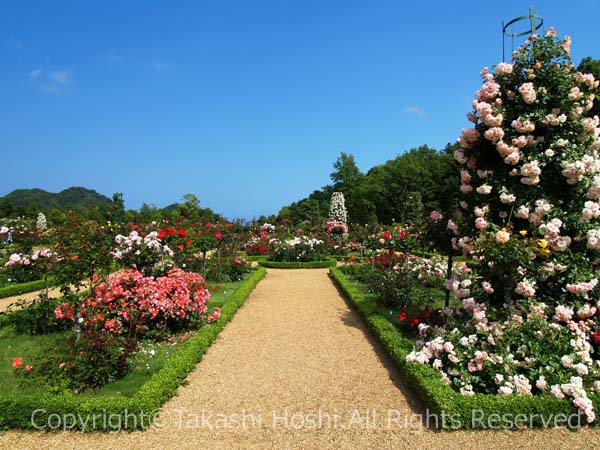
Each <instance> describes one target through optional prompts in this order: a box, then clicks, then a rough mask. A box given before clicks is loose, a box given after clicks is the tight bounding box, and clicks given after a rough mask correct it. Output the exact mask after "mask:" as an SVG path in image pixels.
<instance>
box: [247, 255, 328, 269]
mask: <svg viewBox="0 0 600 450" xmlns="http://www.w3.org/2000/svg"><path fill="white" fill-rule="evenodd" d="M259 264H260V265H261V266H262V267H268V268H269V269H326V268H328V267H332V266H335V265H336V264H337V260H336V259H333V258H330V259H328V260H326V261H309V262H287V261H268V260H267V261H260V262H259Z"/></svg>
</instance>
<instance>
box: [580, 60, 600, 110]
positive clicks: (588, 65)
mask: <svg viewBox="0 0 600 450" xmlns="http://www.w3.org/2000/svg"><path fill="white" fill-rule="evenodd" d="M577 70H578V71H579V72H582V73H591V74H592V75H594V78H595V79H596V80H600V60H598V59H592V57H591V56H587V57H585V58H583V59H582V60H581V62H580V63H579V66H577ZM590 115H591V116H592V117H593V116H600V98H599V96H598V95H597V94H596V100H595V101H594V107H593V108H592V110H591V111H590Z"/></svg>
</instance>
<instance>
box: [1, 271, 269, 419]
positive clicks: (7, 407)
mask: <svg viewBox="0 0 600 450" xmlns="http://www.w3.org/2000/svg"><path fill="white" fill-rule="evenodd" d="M265 273H266V271H265V269H262V268H260V269H258V270H257V271H256V272H254V273H253V274H252V275H251V276H250V278H248V279H247V281H246V282H245V283H244V284H243V285H242V287H241V288H240V289H238V290H237V291H236V292H235V293H234V294H233V295H232V296H231V297H230V298H229V299H228V300H227V302H226V303H225V304H224V305H223V307H222V308H221V317H220V318H219V320H218V321H217V322H215V323H212V324H210V325H207V326H204V327H202V328H201V329H200V330H199V331H198V332H197V333H196V334H195V335H194V336H193V337H191V338H190V339H189V340H188V341H186V342H185V344H183V346H182V347H181V348H180V349H179V350H178V351H177V352H176V353H175V354H173V355H172V356H171V358H169V360H168V361H167V362H166V364H165V366H164V367H163V368H162V369H161V370H160V371H159V372H158V373H157V374H155V375H154V376H153V377H152V378H151V379H150V380H149V381H148V382H146V383H145V384H144V385H143V386H142V387H141V388H140V390H139V391H138V392H137V393H136V394H134V395H133V396H131V397H117V396H112V395H107V396H95V397H83V396H78V395H73V394H70V393H63V394H56V395H51V394H43V395H22V396H17V395H15V396H6V397H0V429H8V428H24V429H34V428H35V424H36V423H37V424H39V423H48V417H49V416H50V415H51V414H60V415H61V416H64V415H66V414H72V415H73V416H74V417H81V420H77V421H75V422H76V423H74V429H77V430H81V431H94V430H103V431H110V430H111V429H113V428H114V429H119V430H123V429H128V430H132V429H140V428H146V427H148V426H149V425H150V424H151V423H152V420H153V418H154V415H155V414H156V413H157V411H158V408H160V407H161V406H162V404H163V403H164V402H165V401H167V400H168V399H169V398H171V397H172V396H173V395H174V394H175V392H176V391H177V388H178V387H179V386H180V385H181V383H182V382H183V381H184V379H185V377H186V376H187V374H188V373H189V372H190V371H191V370H192V369H193V368H194V367H195V366H196V364H197V363H198V362H199V361H200V360H201V359H202V357H203V355H204V353H206V351H207V350H208V348H209V347H210V345H211V344H212V343H213V342H214V340H215V339H216V337H217V336H218V334H219V333H220V332H221V330H222V329H223V328H224V327H225V325H226V324H227V322H229V321H230V320H231V319H232V318H233V316H234V314H235V312H236V311H237V310H238V309H239V308H240V307H241V306H242V304H243V303H244V301H245V300H246V299H247V298H248V296H249V295H250V293H251V292H252V290H253V289H254V287H255V286H256V285H257V284H258V282H259V281H260V280H261V279H262V278H263V277H264V275H265ZM34 413H35V417H34V418H35V422H34V421H32V415H33V414H34ZM94 415H101V416H102V417H106V416H111V417H112V418H113V420H111V421H108V422H106V421H92V418H93V416H94ZM86 419H89V420H86Z"/></svg>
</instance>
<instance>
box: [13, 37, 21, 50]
mask: <svg viewBox="0 0 600 450" xmlns="http://www.w3.org/2000/svg"><path fill="white" fill-rule="evenodd" d="M9 41H10V43H11V44H12V45H14V47H15V48H16V49H17V50H23V49H24V48H25V46H24V45H23V43H22V42H21V41H19V40H18V39H15V38H14V37H13V38H10V39H9Z"/></svg>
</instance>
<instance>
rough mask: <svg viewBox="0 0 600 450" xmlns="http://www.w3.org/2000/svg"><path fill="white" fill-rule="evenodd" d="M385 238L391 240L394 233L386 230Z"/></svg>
mask: <svg viewBox="0 0 600 450" xmlns="http://www.w3.org/2000/svg"><path fill="white" fill-rule="evenodd" d="M383 238H384V239H385V240H388V241H389V240H390V239H391V238H392V233H390V232H389V231H385V232H384V233H383Z"/></svg>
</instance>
